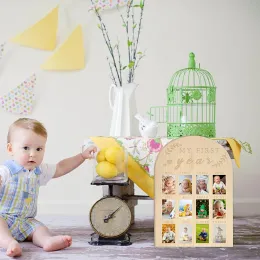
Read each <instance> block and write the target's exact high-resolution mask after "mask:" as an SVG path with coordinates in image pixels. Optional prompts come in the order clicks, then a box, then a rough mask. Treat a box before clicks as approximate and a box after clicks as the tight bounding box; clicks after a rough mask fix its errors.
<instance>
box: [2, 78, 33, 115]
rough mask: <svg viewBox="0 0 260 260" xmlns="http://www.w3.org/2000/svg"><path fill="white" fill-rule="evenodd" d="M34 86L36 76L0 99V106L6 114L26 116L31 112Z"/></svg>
mask: <svg viewBox="0 0 260 260" xmlns="http://www.w3.org/2000/svg"><path fill="white" fill-rule="evenodd" d="M35 85H36V75H35V74H33V75H32V76H31V77H30V78H28V79H27V80H25V81H24V82H23V83H21V84H20V85H19V86H18V87H16V88H14V89H13V90H11V91H10V92H9V93H7V94H6V95H4V96H2V97H0V106H1V107H2V108H3V109H4V110H5V111H7V112H10V113H13V114H20V115H27V114H30V113H31V112H32V108H33V102H34V99H35V95H34V87H35Z"/></svg>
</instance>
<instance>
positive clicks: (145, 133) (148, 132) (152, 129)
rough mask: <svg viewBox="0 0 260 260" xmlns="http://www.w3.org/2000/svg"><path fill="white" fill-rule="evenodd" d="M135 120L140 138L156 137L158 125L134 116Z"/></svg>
mask: <svg viewBox="0 0 260 260" xmlns="http://www.w3.org/2000/svg"><path fill="white" fill-rule="evenodd" d="M135 118H136V119H137V120H138V121H139V132H140V134H141V136H142V137H156V135H157V131H158V125H157V123H156V122H154V121H152V120H150V119H148V118H145V117H143V116H141V115H140V114H136V115H135Z"/></svg>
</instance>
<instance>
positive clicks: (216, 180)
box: [214, 176, 220, 184]
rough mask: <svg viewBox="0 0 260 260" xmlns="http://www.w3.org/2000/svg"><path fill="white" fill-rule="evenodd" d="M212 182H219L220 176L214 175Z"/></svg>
mask: <svg viewBox="0 0 260 260" xmlns="http://www.w3.org/2000/svg"><path fill="white" fill-rule="evenodd" d="M214 182H216V183H217V184H219V183H220V177H219V176H215V177H214Z"/></svg>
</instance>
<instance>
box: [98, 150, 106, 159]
mask: <svg viewBox="0 0 260 260" xmlns="http://www.w3.org/2000/svg"><path fill="white" fill-rule="evenodd" d="M105 160H106V157H105V149H103V150H101V151H99V152H98V154H97V162H103V161H105Z"/></svg>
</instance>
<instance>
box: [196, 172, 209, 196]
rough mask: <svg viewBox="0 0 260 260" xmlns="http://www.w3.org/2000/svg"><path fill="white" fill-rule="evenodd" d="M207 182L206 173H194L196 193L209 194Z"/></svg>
mask: <svg viewBox="0 0 260 260" xmlns="http://www.w3.org/2000/svg"><path fill="white" fill-rule="evenodd" d="M208 183H209V176H208V175H196V194H199V195H208V194H209V190H208Z"/></svg>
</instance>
